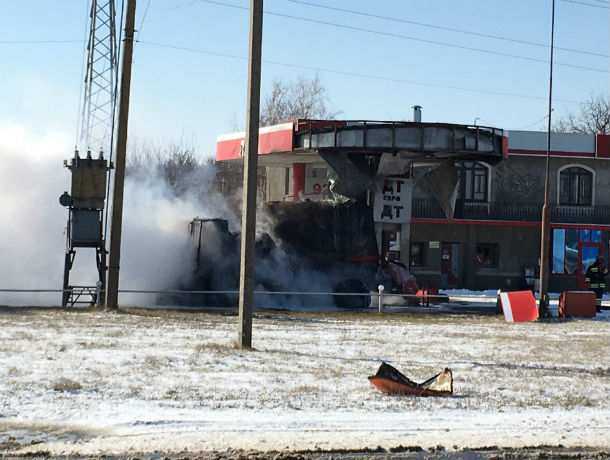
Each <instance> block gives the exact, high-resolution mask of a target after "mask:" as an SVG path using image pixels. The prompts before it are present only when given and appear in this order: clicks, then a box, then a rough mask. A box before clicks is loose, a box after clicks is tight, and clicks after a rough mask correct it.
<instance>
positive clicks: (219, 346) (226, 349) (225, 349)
mask: <svg viewBox="0 0 610 460" xmlns="http://www.w3.org/2000/svg"><path fill="white" fill-rule="evenodd" d="M238 349H239V347H238V345H237V343H236V342H227V343H218V342H204V343H199V344H197V345H195V347H194V350H195V352H196V353H210V352H211V353H220V354H229V353H233V352H235V351H236V350H238Z"/></svg>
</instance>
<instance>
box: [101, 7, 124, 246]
mask: <svg viewBox="0 0 610 460" xmlns="http://www.w3.org/2000/svg"><path fill="white" fill-rule="evenodd" d="M124 13H125V0H121V15H120V18H119V37H118V40H117V53H116V64H115V65H116V70H117V71H116V72H115V73H114V94H113V99H114V100H113V101H112V129H111V131H110V152H109V153H108V165H109V166H110V170H109V171H108V182H107V184H106V197H110V183H111V180H112V157H113V154H114V132H115V129H114V127H115V121H116V107H117V98H118V94H119V70H120V69H119V63H120V62H121V43H122V41H123V16H124ZM109 209H110V206H109V205H108V206H106V209H105V213H104V234H103V239H104V241H106V237H107V235H108V212H109Z"/></svg>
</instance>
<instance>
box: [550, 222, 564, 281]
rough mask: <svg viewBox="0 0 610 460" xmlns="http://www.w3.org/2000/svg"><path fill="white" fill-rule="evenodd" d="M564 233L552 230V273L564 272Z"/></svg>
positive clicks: (560, 230) (559, 230)
mask: <svg viewBox="0 0 610 460" xmlns="http://www.w3.org/2000/svg"><path fill="white" fill-rule="evenodd" d="M565 246H566V231H565V230H563V229H555V230H553V273H563V272H564V262H565V250H566V247H565Z"/></svg>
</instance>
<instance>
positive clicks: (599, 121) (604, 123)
mask: <svg viewBox="0 0 610 460" xmlns="http://www.w3.org/2000/svg"><path fill="white" fill-rule="evenodd" d="M554 131H557V132H564V133H582V134H610V97H608V96H603V95H599V96H591V97H590V98H589V99H588V100H587V101H585V102H583V103H582V104H580V111H579V112H578V113H577V114H574V113H570V114H568V115H567V116H566V117H565V118H563V119H561V120H559V121H558V122H557V123H556V125H555V127H554Z"/></svg>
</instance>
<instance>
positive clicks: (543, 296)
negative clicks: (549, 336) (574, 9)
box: [539, 0, 555, 318]
mask: <svg viewBox="0 0 610 460" xmlns="http://www.w3.org/2000/svg"><path fill="white" fill-rule="evenodd" d="M554 47H555V0H552V6H551V60H550V67H549V107H548V125H547V134H546V137H547V144H546V165H545V171H544V204H543V206H542V226H541V238H540V304H539V316H540V317H541V318H547V317H548V316H549V305H548V288H549V252H550V251H549V250H550V234H551V219H550V211H549V188H550V183H549V182H550V163H551V124H552V112H553V54H554V53H553V51H554Z"/></svg>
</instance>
